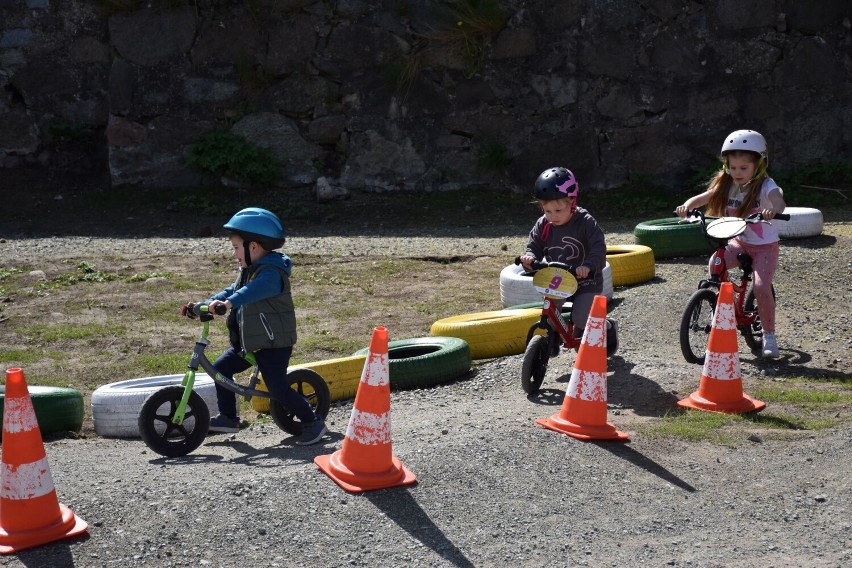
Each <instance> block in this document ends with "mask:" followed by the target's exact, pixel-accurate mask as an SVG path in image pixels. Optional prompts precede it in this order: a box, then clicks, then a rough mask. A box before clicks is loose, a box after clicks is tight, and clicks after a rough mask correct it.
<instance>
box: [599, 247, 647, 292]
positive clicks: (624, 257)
mask: <svg viewBox="0 0 852 568" xmlns="http://www.w3.org/2000/svg"><path fill="white" fill-rule="evenodd" d="M606 261H607V262H608V263H610V265H611V266H612V285H613V286H630V285H631V284H639V283H641V282H647V281H648V280H650V279H652V278H653V277H654V276H656V264H655V263H654V250H653V249H652V248H651V247H646V246H644V245H610V246H607V247H606Z"/></svg>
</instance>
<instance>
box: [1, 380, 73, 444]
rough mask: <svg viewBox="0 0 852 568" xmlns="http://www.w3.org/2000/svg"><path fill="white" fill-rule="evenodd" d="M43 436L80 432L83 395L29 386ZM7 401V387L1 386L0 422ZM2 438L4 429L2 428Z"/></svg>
mask: <svg viewBox="0 0 852 568" xmlns="http://www.w3.org/2000/svg"><path fill="white" fill-rule="evenodd" d="M27 392H28V393H29V395H30V400H31V401H32V403H33V410H34V411H35V415H36V421H37V422H38V429H39V431H40V432H41V435H42V436H44V435H47V434H54V433H57V432H79V431H80V428H82V426H83V395H82V394H81V393H80V391H78V390H77V389H72V388H68V387H42V386H29V385H28V386H27ZM5 401H6V386H5V385H0V422H2V421H3V409H4V403H5ZM0 437H2V428H0Z"/></svg>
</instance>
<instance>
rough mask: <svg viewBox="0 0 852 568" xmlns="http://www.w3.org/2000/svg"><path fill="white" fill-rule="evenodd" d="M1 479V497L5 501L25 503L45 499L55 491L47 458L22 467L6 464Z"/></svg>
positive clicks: (0, 475)
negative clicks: (29, 500)
mask: <svg viewBox="0 0 852 568" xmlns="http://www.w3.org/2000/svg"><path fill="white" fill-rule="evenodd" d="M0 478H2V480H3V484H2V487H0V497H2V498H3V499H14V500H16V501H23V500H26V499H33V498H35V497H43V496H45V495H47V494H49V493H51V492H52V491H53V490H54V487H53V477H52V476H51V475H50V467H49V466H48V464H47V457H44V458H42V459H40V460H38V461H34V462H32V463H24V464H21V465H9V464H5V463H4V464H3V472H2V474H0Z"/></svg>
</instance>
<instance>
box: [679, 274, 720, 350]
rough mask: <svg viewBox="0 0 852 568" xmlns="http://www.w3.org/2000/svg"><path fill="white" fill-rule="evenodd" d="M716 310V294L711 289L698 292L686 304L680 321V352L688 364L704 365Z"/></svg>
mask: <svg viewBox="0 0 852 568" xmlns="http://www.w3.org/2000/svg"><path fill="white" fill-rule="evenodd" d="M715 309H716V292H715V291H714V290H711V289H709V288H702V289H700V290H696V291H695V293H693V294H692V296H690V298H689V301H688V302H687V303H686V309H684V310H683V317H682V318H681V320H680V350H681V352H682V353H683V358H684V359H686V361H687V362H688V363H698V364H700V365H703V364H704V356H705V354H706V353H707V341H708V340H709V339H710V328H711V327H713V311H714V310H715Z"/></svg>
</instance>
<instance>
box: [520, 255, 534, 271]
mask: <svg viewBox="0 0 852 568" xmlns="http://www.w3.org/2000/svg"><path fill="white" fill-rule="evenodd" d="M533 262H535V257H534V256H530V255H528V254H525V255H524V256H522V257H521V264H522V265H524V270H526V271H527V272H532V263H533Z"/></svg>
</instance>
